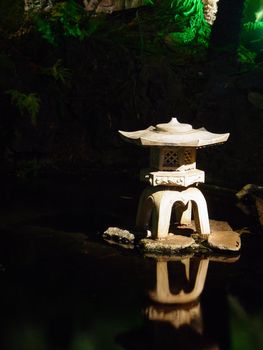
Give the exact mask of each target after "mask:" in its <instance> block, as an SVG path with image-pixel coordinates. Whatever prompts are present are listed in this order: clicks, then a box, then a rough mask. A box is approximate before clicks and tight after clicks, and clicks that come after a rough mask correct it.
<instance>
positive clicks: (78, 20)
mask: <svg viewBox="0 0 263 350" xmlns="http://www.w3.org/2000/svg"><path fill="white" fill-rule="evenodd" d="M34 20H35V22H36V25H37V29H38V31H39V32H40V33H41V35H42V36H43V38H44V39H46V40H47V41H48V42H49V43H50V44H52V45H56V44H57V42H58V39H59V36H60V35H62V36H65V37H72V38H76V39H79V40H83V39H84V38H86V37H89V36H90V35H92V34H93V33H94V32H95V31H96V29H97V26H98V21H96V20H94V18H91V15H90V14H87V12H86V11H85V10H84V8H83V7H82V6H80V5H78V4H77V3H76V2H75V1H73V0H69V1H64V2H60V3H57V4H55V5H54V6H53V7H52V9H51V11H50V12H48V13H39V14H35V15H34Z"/></svg>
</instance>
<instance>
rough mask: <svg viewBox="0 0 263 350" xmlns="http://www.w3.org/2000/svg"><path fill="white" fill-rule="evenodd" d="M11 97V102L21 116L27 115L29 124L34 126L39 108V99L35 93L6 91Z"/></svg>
mask: <svg viewBox="0 0 263 350" xmlns="http://www.w3.org/2000/svg"><path fill="white" fill-rule="evenodd" d="M7 94H9V95H10V96H11V101H12V103H13V104H15V105H16V106H17V107H18V109H19V111H20V113H21V114H22V115H25V114H28V115H29V116H30V119H31V123H32V124H33V125H36V123H37V115H38V112H39V108H40V98H39V97H38V95H37V94H36V93H29V94H25V93H23V92H21V91H19V90H15V89H11V90H8V91H7Z"/></svg>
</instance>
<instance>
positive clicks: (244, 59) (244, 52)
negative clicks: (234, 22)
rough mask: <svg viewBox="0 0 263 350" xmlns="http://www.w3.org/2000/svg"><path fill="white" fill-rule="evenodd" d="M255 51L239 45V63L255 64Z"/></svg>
mask: <svg viewBox="0 0 263 350" xmlns="http://www.w3.org/2000/svg"><path fill="white" fill-rule="evenodd" d="M256 56H257V54H256V52H254V51H250V50H249V49H248V48H246V47H245V46H243V45H240V46H239V48H238V61H239V62H241V63H247V64H253V65H254V64H256V61H255V60H256Z"/></svg>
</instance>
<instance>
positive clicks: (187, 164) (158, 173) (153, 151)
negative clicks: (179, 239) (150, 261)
mask: <svg viewBox="0 0 263 350" xmlns="http://www.w3.org/2000/svg"><path fill="white" fill-rule="evenodd" d="M119 132H120V134H121V136H122V137H123V138H124V139H125V140H127V141H129V142H132V143H134V144H137V145H139V146H144V147H149V148H150V167H149V168H148V169H144V170H142V171H141V180H143V181H146V182H148V184H149V186H148V187H147V188H146V189H145V190H144V191H143V193H142V195H141V198H140V202H139V207H138V212H137V219H136V228H137V230H139V231H145V230H148V232H151V238H152V239H155V240H159V239H165V238H167V237H168V236H169V235H170V234H169V227H170V219H171V213H172V210H174V211H175V215H176V219H177V220H176V221H177V222H178V223H179V224H180V225H189V224H191V220H192V213H193V218H194V222H195V228H196V232H197V233H198V234H199V235H200V236H201V237H202V238H208V236H209V234H210V224H209V218H208V211H207V204H206V200H205V198H204V196H203V194H202V192H201V191H200V190H199V189H198V188H197V187H196V184H198V183H200V182H201V183H202V182H204V180H205V174H204V171H202V170H199V169H197V168H196V149H197V148H199V147H205V146H208V145H214V144H219V143H223V142H225V141H226V140H227V139H228V137H229V133H225V134H215V133H211V132H209V131H207V130H206V129H204V128H200V129H194V128H193V127H192V126H191V125H190V124H183V123H180V122H179V121H178V120H177V119H176V118H172V119H171V121H170V122H169V123H165V124H158V125H156V126H150V127H149V128H147V129H145V130H140V131H134V132H125V131H119Z"/></svg>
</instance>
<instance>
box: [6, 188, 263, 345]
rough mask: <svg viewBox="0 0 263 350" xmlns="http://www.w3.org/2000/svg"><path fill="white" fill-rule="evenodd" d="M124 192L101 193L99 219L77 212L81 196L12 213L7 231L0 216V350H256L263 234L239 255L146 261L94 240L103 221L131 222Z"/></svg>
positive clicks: (221, 201) (221, 202)
mask: <svg viewBox="0 0 263 350" xmlns="http://www.w3.org/2000/svg"><path fill="white" fill-rule="evenodd" d="M137 192H139V191H138V189H137ZM132 193H136V192H133V189H132V187H130V188H125V189H123V188H119V189H118V191H116V192H115V191H114V188H113V189H112V192H111V193H108V194H104V196H105V197H104V199H105V200H106V201H105V202H104V205H103V206H101V216H96V213H97V209H96V208H97V205H96V204H94V203H95V202H93V208H92V210H87V211H86V212H85V203H86V202H85V196H83V198H82V199H81V200H80V201H79V202H78V204H79V205H78V206H77V207H74V205H72V206H65V205H64V207H63V206H61V203H59V205H58V206H56V205H55V204H54V203H50V210H49V211H47V210H44V209H43V208H44V206H41V210H39V208H36V207H35V208H34V210H33V209H32V212H33V214H32V212H31V214H28V213H27V214H26V213H25V210H24V211H21V210H20V211H21V213H20V216H19V215H18V213H19V210H18V209H17V211H16V219H14V220H13V223H12V225H11V224H10V222H11V221H12V220H11V216H10V217H8V215H7V219H6V224H5V225H4V224H3V223H2V224H1V225H2V226H1V234H0V259H1V260H0V279H1V290H0V296H1V298H0V306H1V316H0V322H1V328H0V334H1V338H0V348H1V349H4V350H31V349H32V350H62V349H63V350H104V349H105V350H121V349H123V350H125V349H127V350H129V349H157V348H158V349H159V348H160V347H161V348H162V349H168V348H169V349H170V348H174V349H184V350H185V349H186V350H187V349H196V350H198V349H207V350H208V349H209V350H212V349H213V350H216V349H220V350H245V349H246V350H247V349H253V350H260V349H262V348H263V339H262V326H263V303H262V295H263V283H262V282H263V264H262V262H263V258H262V253H261V250H262V248H261V247H262V243H263V238H262V236H261V235H260V234H259V233H254V234H251V235H248V236H244V239H243V238H242V243H243V247H242V250H241V255H240V256H227V257H222V256H218V255H217V256H213V257H212V256H211V257H209V258H208V257H205V256H191V255H189V256H183V257H177V258H175V257H174V258H168V257H163V258H160V257H159V258H156V257H151V256H148V257H147V256H142V255H140V254H139V253H138V252H135V251H133V250H128V249H126V250H125V249H123V248H121V247H118V246H110V245H108V244H106V243H104V242H102V241H100V240H98V235H97V234H96V232H99V231H100V230H102V229H103V227H104V226H105V225H106V224H107V220H108V221H109V222H108V224H109V225H110V224H114V222H116V223H118V222H119V219H120V220H123V221H122V222H123V224H125V222H128V223H129V224H130V223H131V222H132V220H133V218H134V213H135V210H136V205H137V204H136V200H135V195H134V196H132ZM113 194H114V195H113ZM91 197H92V194H91ZM215 202H216V201H215V200H214V201H211V202H210V204H211V205H212V208H211V209H212V212H213V214H215V215H218V216H219V214H220V210H218V209H217V205H218V207H220V206H221V208H224V209H226V208H229V210H228V215H229V216H231V213H236V208H233V207H231V205H233V203H232V204H231V201H227V204H226V198H218V199H217V202H218V203H217V204H216V203H215ZM213 203H214V206H213ZM91 207H92V206H89V207H88V209H90V208H91ZM58 208H59V210H58ZM120 209H122V210H121V211H120V212H119V213H121V215H120V214H118V210H120ZM10 215H11V214H10ZM242 220H243V219H242ZM74 221H75V226H74ZM91 222H92V224H90V223H91ZM69 223H71V226H70V225H69ZM243 223H245V219H244V222H243ZM243 223H242V224H243ZM100 232H101V231H100Z"/></svg>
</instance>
